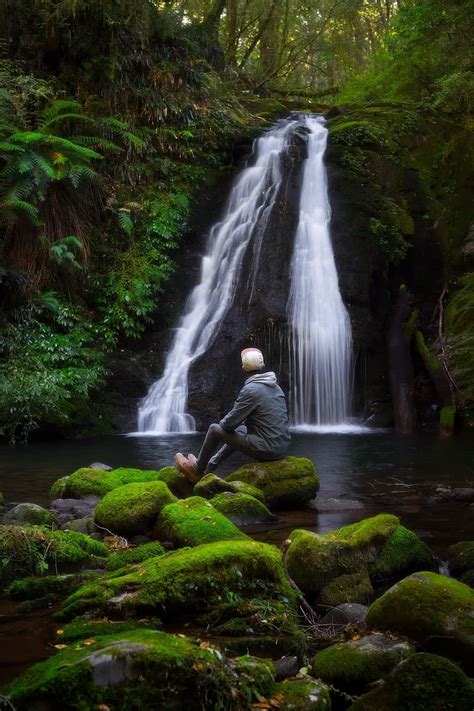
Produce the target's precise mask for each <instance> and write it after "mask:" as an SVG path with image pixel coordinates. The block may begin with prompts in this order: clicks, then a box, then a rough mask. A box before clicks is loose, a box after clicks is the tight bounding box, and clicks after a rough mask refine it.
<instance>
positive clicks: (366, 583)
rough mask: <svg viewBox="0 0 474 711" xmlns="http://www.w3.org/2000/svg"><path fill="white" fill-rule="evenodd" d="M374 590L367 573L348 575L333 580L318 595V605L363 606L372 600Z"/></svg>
mask: <svg viewBox="0 0 474 711" xmlns="http://www.w3.org/2000/svg"><path fill="white" fill-rule="evenodd" d="M373 595H374V590H373V588H372V583H371V582H370V578H369V576H368V573H367V571H365V570H364V571H362V572H360V573H349V574H348V575H340V576H339V577H338V578H334V580H331V581H330V582H329V583H328V584H327V585H325V586H324V588H323V589H322V590H321V592H320V593H319V597H318V604H319V605H325V606H328V607H336V606H337V605H342V604H343V603H345V602H358V603H360V604H362V605H365V604H366V603H367V602H369V600H371V599H372V597H373Z"/></svg>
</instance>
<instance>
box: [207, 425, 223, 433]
mask: <svg viewBox="0 0 474 711" xmlns="http://www.w3.org/2000/svg"><path fill="white" fill-rule="evenodd" d="M221 432H222V427H221V426H220V425H218V424H216V423H215V422H214V423H213V424H212V425H209V429H208V433H209V434H211V435H218V434H220V433H221Z"/></svg>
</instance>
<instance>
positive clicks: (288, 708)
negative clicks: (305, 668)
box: [275, 676, 331, 711]
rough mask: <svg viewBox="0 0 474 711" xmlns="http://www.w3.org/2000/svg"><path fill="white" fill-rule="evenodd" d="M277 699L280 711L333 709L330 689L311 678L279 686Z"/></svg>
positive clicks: (323, 710) (326, 710)
mask: <svg viewBox="0 0 474 711" xmlns="http://www.w3.org/2000/svg"><path fill="white" fill-rule="evenodd" d="M275 698H277V699H278V704H279V705H278V708H279V709H280V711H329V709H330V708H331V697H330V695H329V689H328V687H327V686H326V685H325V684H323V683H322V681H320V680H319V679H312V678H311V677H309V676H306V677H305V678H303V679H290V680H289V681H287V682H282V683H280V684H278V685H277V693H276V695H275Z"/></svg>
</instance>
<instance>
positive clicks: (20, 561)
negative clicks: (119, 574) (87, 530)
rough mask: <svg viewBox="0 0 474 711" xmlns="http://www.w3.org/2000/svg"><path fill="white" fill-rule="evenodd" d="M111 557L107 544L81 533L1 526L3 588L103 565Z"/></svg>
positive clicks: (1, 575) (1, 576)
mask: <svg viewBox="0 0 474 711" xmlns="http://www.w3.org/2000/svg"><path fill="white" fill-rule="evenodd" d="M107 556H108V549H107V547H106V546H104V544H103V543H100V542H99V541H95V540H93V539H92V538H89V537H88V536H84V535H83V534H81V533H75V532H73V531H51V530H49V529H48V528H45V527H43V526H0V587H4V586H5V585H7V584H8V583H9V582H11V581H12V580H14V579H15V578H24V577H27V576H34V575H40V574H43V573H46V572H48V571H49V570H53V571H54V572H57V571H59V572H61V571H62V572H69V571H70V570H74V569H79V568H82V567H90V566H100V565H103V563H104V559H105V558H106V557H107Z"/></svg>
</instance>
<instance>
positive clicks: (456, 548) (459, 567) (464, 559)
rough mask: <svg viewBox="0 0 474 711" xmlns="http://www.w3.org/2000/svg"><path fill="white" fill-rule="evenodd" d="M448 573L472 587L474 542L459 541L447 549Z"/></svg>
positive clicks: (473, 582) (473, 581)
mask: <svg viewBox="0 0 474 711" xmlns="http://www.w3.org/2000/svg"><path fill="white" fill-rule="evenodd" d="M449 572H450V573H451V575H454V577H455V578H459V579H460V580H461V581H462V582H463V583H466V584H467V585H470V586H471V587H473V585H474V541H461V542H460V543H455V544H454V545H453V546H450V548H449Z"/></svg>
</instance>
